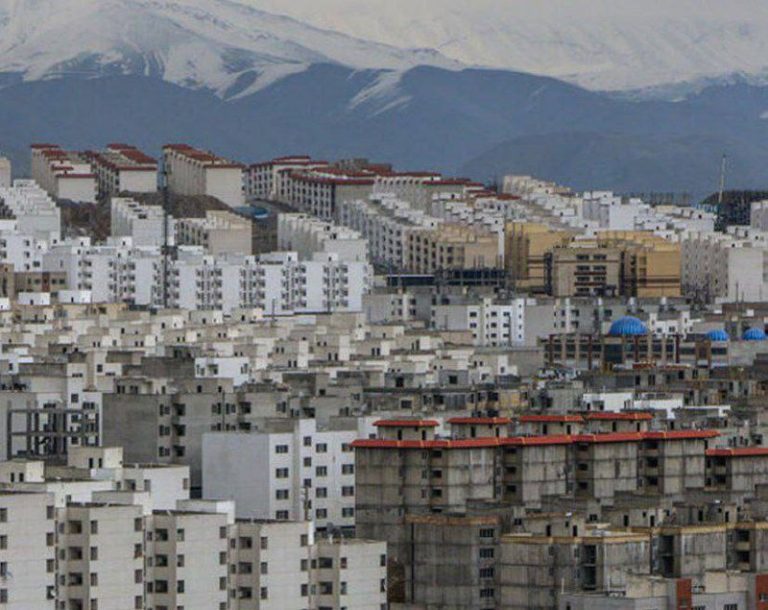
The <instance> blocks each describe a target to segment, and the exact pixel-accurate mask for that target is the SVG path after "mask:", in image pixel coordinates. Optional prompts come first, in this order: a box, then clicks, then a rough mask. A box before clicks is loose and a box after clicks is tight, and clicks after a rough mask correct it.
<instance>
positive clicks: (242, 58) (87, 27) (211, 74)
mask: <svg viewBox="0 0 768 610" xmlns="http://www.w3.org/2000/svg"><path fill="white" fill-rule="evenodd" d="M326 62H327V63H338V64H342V65H345V66H349V67H353V68H356V69H368V68H371V69H373V68H376V69H381V68H383V69H391V70H396V71H402V70H406V69H408V68H410V67H413V66H415V65H421V64H429V65H437V66H442V67H449V68H450V67H457V66H458V65H459V64H458V62H455V61H451V60H447V59H445V58H444V57H442V56H441V55H440V54H439V53H436V52H434V51H429V50H427V51H424V50H410V49H401V48H397V47H393V46H389V45H385V44H381V43H371V42H367V41H364V40H361V39H358V38H354V37H352V36H349V35H347V34H343V33H339V32H333V31H328V30H323V29H320V28H317V27H314V26H309V25H306V24H304V23H301V22H299V21H296V20H294V19H292V18H289V17H285V16H280V15H274V14H270V13H267V12H265V11H261V10H258V9H256V8H254V7H253V6H248V5H246V4H243V3H242V2H235V1H231V0H0V72H13V73H19V74H21V75H22V76H23V78H24V79H25V80H40V79H47V78H56V77H63V76H77V77H92V76H100V75H104V74H110V73H118V74H141V75H148V76H158V77H162V78H164V79H165V80H167V81H170V82H173V83H176V84H179V85H182V86H187V87H195V88H208V89H212V90H214V91H216V92H217V93H218V94H219V95H221V96H225V97H229V96H234V95H244V94H247V93H250V92H252V91H255V90H257V89H259V88H261V87H263V86H266V85H267V84H269V83H270V82H273V81H275V80H277V79H279V78H282V77H283V76H286V75H288V74H291V73H295V72H298V71H301V70H304V69H305V68H306V67H307V66H309V65H311V64H316V63H326Z"/></svg>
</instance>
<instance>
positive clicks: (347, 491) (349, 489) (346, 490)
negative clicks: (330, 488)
mask: <svg viewBox="0 0 768 610" xmlns="http://www.w3.org/2000/svg"><path fill="white" fill-rule="evenodd" d="M341 495H342V496H344V497H345V498H348V497H349V496H354V495H355V488H354V487H353V486H351V485H345V486H343V487H342V488H341Z"/></svg>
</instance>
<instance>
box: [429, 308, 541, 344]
mask: <svg viewBox="0 0 768 610" xmlns="http://www.w3.org/2000/svg"><path fill="white" fill-rule="evenodd" d="M527 301H528V299H525V298H515V299H511V300H510V301H509V302H508V303H497V302H494V301H493V299H490V298H484V299H477V300H473V301H472V302H471V303H455V304H437V305H434V306H433V307H432V316H431V322H430V326H431V328H434V329H435V330H455V331H462V330H469V331H471V332H472V339H473V341H474V344H475V345H477V346H482V347H502V346H505V345H523V344H524V343H525V338H526V334H525V308H526V304H527Z"/></svg>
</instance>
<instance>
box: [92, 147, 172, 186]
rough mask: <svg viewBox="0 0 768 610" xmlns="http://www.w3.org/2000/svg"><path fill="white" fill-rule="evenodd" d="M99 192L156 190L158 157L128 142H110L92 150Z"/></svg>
mask: <svg viewBox="0 0 768 610" xmlns="http://www.w3.org/2000/svg"><path fill="white" fill-rule="evenodd" d="M86 156H87V157H88V158H89V159H90V161H91V165H92V167H93V173H94V174H95V175H96V181H97V184H98V189H99V195H101V196H107V195H116V194H118V193H154V192H155V191H157V160H156V159H153V158H152V157H150V156H149V155H146V154H144V153H143V152H142V151H140V150H139V149H138V148H136V147H135V146H130V145H129V144H109V145H108V146H107V147H106V149H104V150H102V151H99V152H89V153H87V154H86Z"/></svg>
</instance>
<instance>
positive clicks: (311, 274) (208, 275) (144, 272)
mask: <svg viewBox="0 0 768 610" xmlns="http://www.w3.org/2000/svg"><path fill="white" fill-rule="evenodd" d="M26 241H28V242H29V241H30V240H26ZM224 242H226V240H224ZM6 243H11V242H10V241H8V240H6ZM14 243H15V242H14ZM2 246H3V238H2V236H0V256H2V253H3V250H2ZM225 247H226V246H225ZM249 247H250V246H249ZM28 248H29V249H32V248H33V244H31V242H30V246H28ZM31 256H32V254H30V257H31ZM37 257H38V258H39V259H40V262H39V264H38V265H37V266H39V267H42V269H43V270H44V271H49V272H54V271H55V272H63V273H65V274H66V277H67V287H68V288H70V289H72V290H83V291H89V292H90V299H91V301H92V302H94V303H114V302H129V303H134V304H136V305H144V306H149V305H152V306H163V305H164V304H166V305H168V306H169V307H176V308H184V309H189V310H196V309H219V310H224V311H226V312H230V311H232V310H233V309H239V308H260V309H262V310H263V311H265V312H267V313H269V314H270V315H285V314H292V313H293V312H328V311H335V310H343V311H360V310H362V299H363V296H364V295H365V294H366V293H367V292H368V291H369V289H370V286H371V282H372V279H371V268H370V266H369V265H368V264H367V263H366V262H347V261H340V260H339V259H338V257H337V256H336V255H335V254H326V255H322V254H317V255H315V256H314V257H313V259H312V260H305V261H299V259H298V256H297V255H296V253H293V252H283V253H281V252H277V253H272V254H264V255H260V256H259V257H252V256H242V255H229V254H219V255H207V254H205V253H204V251H203V250H202V247H201V246H184V247H180V248H179V250H178V253H177V256H176V257H175V258H173V259H171V260H170V261H169V262H168V267H167V273H168V277H169V281H168V282H167V285H166V284H165V280H164V275H165V273H166V262H165V261H164V259H163V256H162V255H161V252H160V248H158V247H156V246H134V245H133V243H132V238H130V237H119V238H118V237H115V238H110V239H109V240H108V241H107V244H105V245H101V246H92V245H91V244H90V242H89V240H87V239H80V240H75V241H73V242H66V243H61V244H58V245H56V246H54V247H52V248H50V249H47V251H44V252H37ZM25 260H28V259H26V257H25ZM34 266H35V265H33V267H34Z"/></svg>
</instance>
